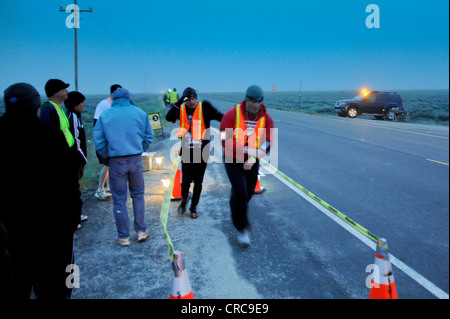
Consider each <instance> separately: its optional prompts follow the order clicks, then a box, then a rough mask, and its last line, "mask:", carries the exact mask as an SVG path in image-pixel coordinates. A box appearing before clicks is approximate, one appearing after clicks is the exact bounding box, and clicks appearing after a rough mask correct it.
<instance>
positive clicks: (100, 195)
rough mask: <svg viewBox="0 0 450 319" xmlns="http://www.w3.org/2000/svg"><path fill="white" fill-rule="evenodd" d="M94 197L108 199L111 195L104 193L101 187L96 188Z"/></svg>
mask: <svg viewBox="0 0 450 319" xmlns="http://www.w3.org/2000/svg"><path fill="white" fill-rule="evenodd" d="M94 197H95V198H97V199H99V200H108V199H109V198H110V197H111V196H109V195H108V194H106V193H105V191H104V190H103V189H97V190H96V191H95V194H94Z"/></svg>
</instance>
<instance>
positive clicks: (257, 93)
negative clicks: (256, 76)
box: [245, 85, 264, 102]
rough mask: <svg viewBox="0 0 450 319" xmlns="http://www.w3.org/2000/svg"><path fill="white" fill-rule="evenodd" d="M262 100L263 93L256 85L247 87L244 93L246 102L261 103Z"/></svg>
mask: <svg viewBox="0 0 450 319" xmlns="http://www.w3.org/2000/svg"><path fill="white" fill-rule="evenodd" d="M263 99H264V92H263V90H262V89H261V88H260V87H259V86H257V85H251V86H249V87H248V89H247V92H245V100H246V101H255V102H261V101H262V100H263Z"/></svg>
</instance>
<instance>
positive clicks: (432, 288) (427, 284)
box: [211, 127, 449, 299]
mask: <svg viewBox="0 0 450 319" xmlns="http://www.w3.org/2000/svg"><path fill="white" fill-rule="evenodd" d="M211 129H212V130H215V131H217V132H219V130H218V129H216V128H214V127H211ZM261 168H262V169H263V170H264V169H266V170H267V172H268V173H270V174H272V175H273V176H275V177H276V178H277V179H278V180H279V181H280V182H282V183H283V184H285V185H286V186H287V187H289V188H290V189H292V190H293V191H294V192H296V193H297V194H298V195H300V196H301V197H303V198H304V199H305V200H306V201H307V202H309V203H310V204H311V205H313V206H314V207H316V208H317V209H318V210H320V211H321V212H322V213H324V214H325V215H326V216H328V217H330V218H331V219H332V220H333V221H335V222H336V223H337V224H338V225H340V226H341V227H343V228H344V229H345V230H347V231H348V232H349V233H351V234H352V235H353V236H355V237H356V238H358V239H359V240H360V241H362V242H363V243H364V244H366V245H367V246H368V247H370V248H371V249H372V250H374V251H376V243H375V242H373V241H372V240H370V239H369V238H367V237H366V236H364V235H363V234H361V233H360V232H359V231H357V230H356V229H354V228H353V227H351V226H350V225H349V224H347V223H346V222H344V221H343V220H342V219H340V218H339V217H338V216H336V215H335V214H333V213H331V212H330V211H329V210H328V209H326V208H325V207H324V206H322V205H320V204H319V203H318V202H316V201H315V200H314V199H312V198H311V197H309V196H308V195H306V194H305V193H303V192H302V191H301V190H300V189H298V188H297V187H295V186H294V185H292V184H291V183H289V182H288V181H286V180H285V179H284V178H283V177H282V176H280V175H279V174H278V173H277V172H273V170H271V169H269V168H267V167H266V166H262V167H261ZM261 173H262V172H260V174H261ZM389 258H390V261H391V263H392V264H393V265H394V266H396V267H397V268H398V269H400V270H401V271H403V272H404V273H405V274H406V275H408V276H409V277H411V278H412V279H413V280H414V281H416V282H417V283H418V284H419V285H421V286H422V287H424V288H425V289H427V290H428V291H429V292H430V293H432V294H433V295H434V296H436V297H437V298H440V299H449V295H448V294H447V293H446V292H445V291H443V290H442V289H441V288H439V287H437V286H436V285H435V284H433V283H432V282H431V281H429V280H428V279H426V278H425V277H423V276H422V275H421V274H419V273H418V272H417V271H415V270H414V269H412V268H411V267H409V266H408V265H406V264H405V263H404V262H402V261H401V260H399V259H398V258H396V257H395V256H394V255H392V254H389Z"/></svg>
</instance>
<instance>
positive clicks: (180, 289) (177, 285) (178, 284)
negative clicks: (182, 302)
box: [170, 251, 194, 299]
mask: <svg viewBox="0 0 450 319" xmlns="http://www.w3.org/2000/svg"><path fill="white" fill-rule="evenodd" d="M172 267H173V272H174V276H173V280H172V291H171V293H170V299H194V293H193V292H192V288H191V284H190V282H189V276H188V273H187V270H186V266H185V264H184V257H183V253H182V252H179V251H174V252H173V264H172Z"/></svg>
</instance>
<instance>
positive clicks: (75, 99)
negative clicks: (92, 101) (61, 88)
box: [64, 91, 86, 111]
mask: <svg viewBox="0 0 450 319" xmlns="http://www.w3.org/2000/svg"><path fill="white" fill-rule="evenodd" d="M84 100H86V98H85V97H84V95H83V94H81V93H80V92H77V91H72V92H69V93H68V94H67V100H65V101H64V105H65V106H66V109H68V110H69V111H73V108H74V107H75V106H77V105H78V104H80V103H81V102H83V101H84Z"/></svg>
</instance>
